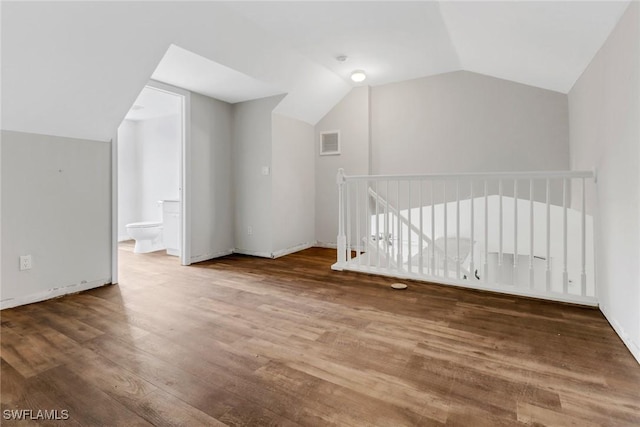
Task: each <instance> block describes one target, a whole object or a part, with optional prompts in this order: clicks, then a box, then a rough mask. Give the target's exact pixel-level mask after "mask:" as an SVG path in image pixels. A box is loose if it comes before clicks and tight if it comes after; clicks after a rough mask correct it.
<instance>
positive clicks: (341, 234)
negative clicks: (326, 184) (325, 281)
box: [336, 168, 347, 266]
mask: <svg viewBox="0 0 640 427" xmlns="http://www.w3.org/2000/svg"><path fill="white" fill-rule="evenodd" d="M345 182H346V179H345V175H344V169H342V168H340V169H338V175H336V183H337V184H338V262H337V265H338V266H343V265H344V264H346V262H347V236H346V234H345V230H344V218H345V199H344V194H345V193H344V186H345Z"/></svg>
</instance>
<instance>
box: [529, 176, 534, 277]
mask: <svg viewBox="0 0 640 427" xmlns="http://www.w3.org/2000/svg"><path fill="white" fill-rule="evenodd" d="M533 231H534V230H533V178H531V179H529V288H531V289H533V288H534V282H533V280H534V277H533Z"/></svg>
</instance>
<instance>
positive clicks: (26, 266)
mask: <svg viewBox="0 0 640 427" xmlns="http://www.w3.org/2000/svg"><path fill="white" fill-rule="evenodd" d="M32 267H33V264H32V261H31V255H20V271H23V270H31V268H32Z"/></svg>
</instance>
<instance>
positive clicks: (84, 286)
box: [0, 278, 111, 310]
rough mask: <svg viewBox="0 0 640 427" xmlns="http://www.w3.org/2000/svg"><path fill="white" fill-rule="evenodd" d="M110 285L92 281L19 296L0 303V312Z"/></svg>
mask: <svg viewBox="0 0 640 427" xmlns="http://www.w3.org/2000/svg"><path fill="white" fill-rule="evenodd" d="M110 283H111V279H110V278H105V279H99V280H93V281H91V282H86V283H75V284H73V285H67V286H61V287H58V288H51V289H48V290H46V291H41V292H36V293H35V294H31V295H26V296H21V297H19V298H7V299H5V300H2V301H0V310H4V309H5V308H11V307H17V306H19V305H25V304H33V303H34V302H40V301H45V300H48V299H51V298H56V297H61V296H63V295H69V294H75V293H78V292H82V291H86V290H89V289H93V288H99V287H100V286H104V285H108V284H110Z"/></svg>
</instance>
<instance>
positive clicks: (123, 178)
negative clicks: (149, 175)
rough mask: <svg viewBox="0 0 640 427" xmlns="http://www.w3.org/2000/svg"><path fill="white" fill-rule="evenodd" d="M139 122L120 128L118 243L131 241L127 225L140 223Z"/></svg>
mask: <svg viewBox="0 0 640 427" xmlns="http://www.w3.org/2000/svg"><path fill="white" fill-rule="evenodd" d="M137 123H138V122H134V121H131V120H125V121H123V122H122V124H121V125H120V127H119V128H118V241H119V242H121V241H124V240H129V239H130V238H131V237H129V235H128V234H127V228H126V225H127V224H130V223H132V222H136V221H140V220H139V219H138V218H140V216H141V214H140V212H141V211H142V207H141V203H140V197H139V194H140V193H141V191H142V188H141V187H142V176H141V173H140V161H141V160H140V157H141V153H140V152H141V146H140V144H136V143H135V141H136V140H137V134H138V126H137Z"/></svg>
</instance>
